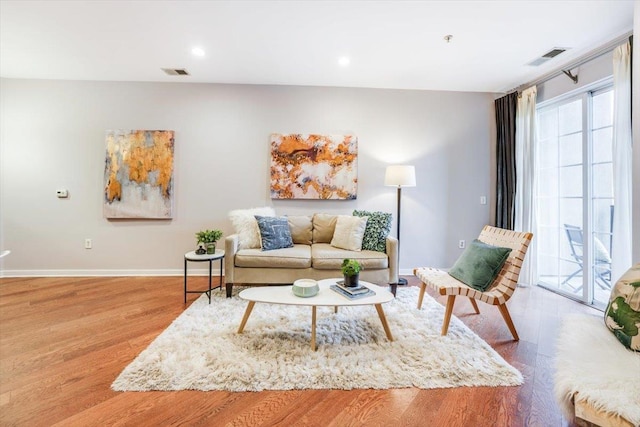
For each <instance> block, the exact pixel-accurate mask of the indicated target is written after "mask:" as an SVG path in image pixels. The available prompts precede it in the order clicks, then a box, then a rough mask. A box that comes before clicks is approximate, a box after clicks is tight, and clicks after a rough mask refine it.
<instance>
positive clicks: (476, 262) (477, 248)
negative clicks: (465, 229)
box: [449, 239, 511, 292]
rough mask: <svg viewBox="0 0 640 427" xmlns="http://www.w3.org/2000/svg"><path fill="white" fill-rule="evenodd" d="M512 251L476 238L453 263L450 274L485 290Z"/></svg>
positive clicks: (482, 290)
mask: <svg viewBox="0 0 640 427" xmlns="http://www.w3.org/2000/svg"><path fill="white" fill-rule="evenodd" d="M510 253H511V249H510V248H501V247H499V246H492V245H488V244H486V243H483V242H481V241H480V240H478V239H475V240H474V241H473V242H471V243H470V244H469V246H467V249H465V250H464V252H463V253H462V255H460V258H458V260H457V261H456V263H455V264H453V267H451V270H449V275H450V276H452V277H454V278H456V279H458V280H459V281H461V282H462V283H464V284H465V285H468V286H470V287H472V288H474V289H477V290H479V291H481V292H484V291H486V290H487V288H488V287H489V285H491V282H493V280H494V279H495V278H496V276H497V275H498V273H500V270H501V269H502V266H503V265H504V263H505V262H506V261H507V258H508V257H509V254H510Z"/></svg>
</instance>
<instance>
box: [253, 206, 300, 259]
mask: <svg viewBox="0 0 640 427" xmlns="http://www.w3.org/2000/svg"><path fill="white" fill-rule="evenodd" d="M255 217H256V221H258V228H259V229H260V239H261V240H262V250H263V251H271V250H273V249H282V248H291V247H293V239H292V238H291V229H290V228H289V221H288V220H287V218H286V217H275V216H258V215H255Z"/></svg>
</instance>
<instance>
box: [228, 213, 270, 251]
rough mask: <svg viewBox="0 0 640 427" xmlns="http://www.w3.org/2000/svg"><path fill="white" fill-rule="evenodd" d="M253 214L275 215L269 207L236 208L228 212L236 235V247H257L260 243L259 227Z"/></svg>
mask: <svg viewBox="0 0 640 427" xmlns="http://www.w3.org/2000/svg"><path fill="white" fill-rule="evenodd" d="M255 215H260V216H276V213H275V211H274V210H273V208H271V207H268V206H266V207H263V208H251V209H236V210H233V211H231V212H229V219H230V220H231V224H232V225H233V228H234V230H235V233H236V234H237V235H238V248H240V249H247V248H259V247H260V246H261V245H262V242H261V241H260V229H259V228H258V221H256V218H255Z"/></svg>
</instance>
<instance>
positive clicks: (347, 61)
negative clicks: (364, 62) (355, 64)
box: [338, 56, 351, 67]
mask: <svg viewBox="0 0 640 427" xmlns="http://www.w3.org/2000/svg"><path fill="white" fill-rule="evenodd" d="M350 63H351V60H350V59H349V58H347V57H346V56H343V57H342V58H340V59H338V64H339V65H340V66H341V67H346V66H347V65H349V64H350Z"/></svg>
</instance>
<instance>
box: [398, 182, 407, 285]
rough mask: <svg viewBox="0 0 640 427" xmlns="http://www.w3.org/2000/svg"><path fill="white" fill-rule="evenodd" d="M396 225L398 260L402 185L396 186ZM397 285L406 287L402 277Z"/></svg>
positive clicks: (405, 281) (405, 280)
mask: <svg viewBox="0 0 640 427" xmlns="http://www.w3.org/2000/svg"><path fill="white" fill-rule="evenodd" d="M397 198H398V209H397V210H398V217H397V220H398V223H397V224H396V225H397V229H396V236H398V259H400V205H401V204H402V203H400V201H401V199H402V185H398V197H397ZM398 269H400V263H398ZM398 285H401V286H406V285H407V279H405V278H404V277H400V276H398Z"/></svg>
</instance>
